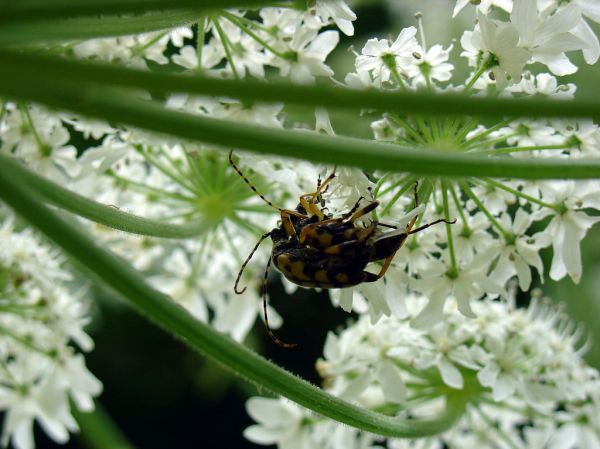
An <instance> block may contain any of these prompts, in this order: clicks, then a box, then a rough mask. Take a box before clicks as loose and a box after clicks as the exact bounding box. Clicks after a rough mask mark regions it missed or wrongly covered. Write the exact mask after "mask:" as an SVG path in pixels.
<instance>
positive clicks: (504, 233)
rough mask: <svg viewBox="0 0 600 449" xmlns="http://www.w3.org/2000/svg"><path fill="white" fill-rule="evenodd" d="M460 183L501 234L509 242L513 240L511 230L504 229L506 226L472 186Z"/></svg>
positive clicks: (463, 182)
mask: <svg viewBox="0 0 600 449" xmlns="http://www.w3.org/2000/svg"><path fill="white" fill-rule="evenodd" d="M460 185H461V186H462V189H463V190H464V192H465V193H466V194H467V195H469V197H470V198H471V199H472V200H473V202H474V203H475V204H476V205H477V207H478V208H479V210H480V211H481V212H483V213H484V214H485V215H486V217H488V219H489V220H490V221H491V222H492V224H493V225H494V227H495V228H496V229H497V230H498V232H500V234H502V236H503V237H504V240H506V241H507V242H508V241H513V240H514V238H513V236H512V234H511V233H510V232H508V231H507V230H506V229H504V227H503V226H502V225H501V224H500V222H499V221H498V220H496V218H495V217H494V216H493V215H492V213H491V212H490V211H489V210H488V209H487V207H485V205H484V204H483V202H482V201H481V200H480V199H479V197H478V196H477V195H475V193H473V191H472V190H471V188H470V187H469V185H468V184H467V183H466V182H465V181H461V183H460Z"/></svg>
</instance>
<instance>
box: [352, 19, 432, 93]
mask: <svg viewBox="0 0 600 449" xmlns="http://www.w3.org/2000/svg"><path fill="white" fill-rule="evenodd" d="M416 34H417V29H416V28H415V27H408V28H404V29H402V31H401V32H400V34H399V35H398V37H397V38H396V40H395V41H394V42H393V43H392V44H391V45H390V43H389V41H388V40H386V39H369V40H368V41H367V43H366V44H365V46H364V47H363V49H362V50H361V55H359V56H358V57H357V58H356V71H357V72H358V73H361V72H368V73H370V74H371V76H372V78H373V80H374V82H375V83H376V84H377V85H379V86H381V85H382V83H386V82H388V81H390V76H391V75H392V70H395V71H397V73H398V74H399V75H400V76H403V75H406V74H413V73H414V71H415V57H414V56H413V53H414V52H417V53H421V51H420V46H419V43H418V42H417V39H416V38H415V35H416ZM390 66H391V68H390ZM394 81H396V80H394Z"/></svg>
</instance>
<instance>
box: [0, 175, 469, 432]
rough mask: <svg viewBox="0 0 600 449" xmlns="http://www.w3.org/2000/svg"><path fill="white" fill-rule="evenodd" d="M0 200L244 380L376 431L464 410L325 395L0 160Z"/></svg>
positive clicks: (459, 400) (412, 426)
mask: <svg viewBox="0 0 600 449" xmlns="http://www.w3.org/2000/svg"><path fill="white" fill-rule="evenodd" d="M0 198H2V199H3V200H4V201H5V202H6V203H7V204H8V205H9V206H11V207H12V208H13V209H14V210H15V212H16V213H18V214H20V215H21V216H22V217H23V218H24V219H26V220H28V221H29V222H30V223H31V224H32V225H33V226H35V227H36V228H38V229H39V230H40V231H41V232H42V233H44V234H45V235H46V236H47V237H49V238H50V239H51V240H53V241H54V242H55V243H56V244H57V245H58V246H60V247H62V249H63V250H64V251H65V252H66V253H67V254H69V255H70V256H71V257H72V258H73V259H74V260H75V261H77V262H79V264H80V265H81V266H83V267H84V268H86V269H87V270H88V271H89V273H90V275H91V276H92V278H93V279H94V280H96V281H98V282H100V283H103V284H104V285H106V286H108V287H110V288H111V289H112V290H113V291H115V292H116V293H117V294H119V295H120V296H121V297H122V299H123V300H124V301H125V302H127V303H128V304H129V305H131V306H132V307H133V308H134V309H135V310H136V311H138V312H139V313H140V314H142V315H144V316H145V317H146V318H148V319H149V320H150V321H152V322H154V323H155V324H157V325H159V326H160V327H162V328H163V329H165V330H166V331H168V332H170V333H171V334H173V335H174V336H175V337H177V338H178V339H180V340H181V341H183V342H184V343H185V344H187V345H188V346H189V347H190V348H192V349H194V350H196V351H198V352H199V353H201V354H203V355H205V356H207V357H209V358H211V359H213V360H215V361H216V362H218V363H220V364H221V365H222V366H223V367H225V368H227V369H229V370H231V371H233V372H234V373H236V374H238V375H240V376H242V377H243V378H245V379H246V380H248V381H250V382H253V383H255V384H257V385H261V386H262V387H264V388H266V389H268V390H271V391H273V392H274V393H277V394H280V395H283V396H285V397H287V398H289V399H291V400H292V401H294V402H297V403H298V404H300V405H302V406H304V407H307V408H309V409H311V410H313V411H315V412H317V413H319V414H321V415H324V416H326V417H329V418H332V419H334V420H336V421H339V422H342V423H345V424H348V425H350V426H353V427H356V428H359V429H362V430H365V431H368V432H372V433H375V434H379V435H385V436H392V437H406V438H416V437H422V436H427V435H434V434H437V433H440V432H443V431H445V430H447V429H449V428H451V427H452V425H453V424H454V423H455V422H456V420H457V419H458V418H459V417H460V416H462V414H463V413H464V410H465V406H466V402H467V400H468V398H467V397H465V396H464V395H462V394H460V393H461V392H457V393H456V394H449V395H448V396H447V398H446V408H445V410H444V411H443V412H442V413H441V414H440V415H439V416H438V417H436V418H433V419H429V420H421V419H419V420H414V419H400V418H394V417H390V416H385V415H381V414H379V413H374V412H371V411H368V410H363V409H361V408H359V407H357V406H355V405H353V404H351V403H348V402H346V401H343V400H341V399H339V398H337V397H334V396H331V395H330V394H328V393H326V392H324V391H322V390H320V389H319V388H317V387H315V386H313V385H311V384H309V383H308V382H306V381H304V380H302V379H300V378H297V377H295V376H294V375H292V374H290V373H288V372H287V371H285V370H284V369H282V368H280V367H278V366H277V365H274V364H273V363H271V362H269V361H267V360H265V359H264V358H262V357H260V356H259V355H258V354H256V353H254V352H253V351H251V350H250V349H248V348H246V347H245V346H243V345H241V344H239V343H237V342H235V341H234V340H232V339H231V338H229V337H227V336H225V335H223V334H221V333H219V332H217V331H216V330H215V329H213V328H212V327H210V326H209V325H207V324H204V323H201V322H199V321H197V320H196V319H194V318H193V317H192V316H191V315H190V314H189V313H188V312H187V311H186V310H185V309H183V308H182V307H180V306H179V305H177V304H175V303H174V302H173V301H171V300H170V299H169V298H168V297H167V296H165V295H163V294H162V293H159V292H157V291H156V290H154V289H152V288H151V287H150V286H149V285H148V284H147V283H146V282H145V280H144V278H143V277H142V276H141V275H140V274H139V273H138V272H137V271H135V270H134V269H133V268H131V267H130V266H129V265H128V264H127V263H126V262H124V261H123V260H122V259H121V258H119V257H117V256H115V255H114V254H112V253H111V252H109V251H107V250H105V249H103V248H101V247H100V246H98V245H97V244H96V243H95V242H94V241H93V240H92V239H91V238H90V237H89V236H88V235H86V234H85V233H84V232H83V231H82V230H81V229H80V228H79V227H78V226H76V225H74V224H73V223H70V222H67V221H66V220H64V219H63V218H62V217H60V216H59V215H58V214H57V213H55V212H53V211H51V210H50V209H49V208H48V207H46V206H45V205H43V204H42V203H41V202H40V200H39V198H38V197H37V196H36V195H34V194H32V192H31V191H30V190H28V189H27V188H26V187H25V186H24V183H23V182H22V179H21V178H20V177H19V176H18V174H16V173H14V172H13V171H12V170H11V168H10V167H9V166H7V165H5V164H0Z"/></svg>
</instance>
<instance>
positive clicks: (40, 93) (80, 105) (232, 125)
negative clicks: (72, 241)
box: [0, 65, 600, 179]
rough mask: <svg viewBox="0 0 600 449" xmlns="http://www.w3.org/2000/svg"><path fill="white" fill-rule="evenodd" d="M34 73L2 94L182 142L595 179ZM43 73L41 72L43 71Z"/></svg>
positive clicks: (578, 167) (558, 163)
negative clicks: (206, 112)
mask: <svg viewBox="0 0 600 449" xmlns="http://www.w3.org/2000/svg"><path fill="white" fill-rule="evenodd" d="M36 73H37V71H36V72H13V71H12V70H10V69H9V65H4V66H3V70H2V71H0V95H2V96H6V97H9V98H14V99H16V100H19V101H22V100H30V101H36V102H39V103H42V104H45V105H47V106H50V107H54V108H58V109H65V110H70V111H73V112H76V113H80V114H83V115H86V116H90V117H96V118H101V119H105V120H109V121H112V122H120V123H124V124H127V125H132V126H138V127H141V128H145V129H148V130H151V131H155V132H162V133H165V134H170V135H173V136H176V137H179V138H181V139H190V140H196V141H200V142H205V143H210V144H214V145H217V146H219V147H222V148H224V149H229V148H240V149H246V150H250V151H256V152H260V153H270V154H277V155H281V156H287V157H295V158H299V159H303V160H312V161H319V162H326V163H331V164H340V165H348V166H356V167H361V168H363V169H367V170H368V169H383V170H386V171H400V172H412V173H415V174H421V175H446V176H478V177H481V176H490V177H504V178H521V179H589V178H600V160H599V159H578V160H569V161H565V160H564V159H557V160H552V159H547V158H544V159H531V158H528V159H525V158H518V159H517V158H514V159H513V158H508V157H485V156H484V157H482V156H477V155H472V154H463V153H449V152H435V151H425V150H416V149H412V148H402V147H400V146H397V145H390V144H387V143H379V142H373V141H366V140H361V139H354V138H348V137H339V136H326V135H322V134H318V133H310V132H306V131H288V130H281V129H273V128H267V127H263V126H258V125H251V124H243V123H236V122H232V121H227V120H218V119H212V118H208V117H201V116H197V115H192V114H187V113H182V112H177V111H172V110H168V109H165V108H164V107H163V106H162V105H161V104H159V103H157V102H152V101H146V100H140V99H137V98H134V97H133V96H129V95H127V94H126V93H124V92H123V91H115V90H111V89H108V88H103V87H100V86H98V85H95V84H86V83H80V84H77V85H75V84H71V83H68V82H64V81H62V80H60V79H58V78H55V79H52V78H51V77H50V76H43V77H40V76H38V75H36ZM44 75H46V74H44Z"/></svg>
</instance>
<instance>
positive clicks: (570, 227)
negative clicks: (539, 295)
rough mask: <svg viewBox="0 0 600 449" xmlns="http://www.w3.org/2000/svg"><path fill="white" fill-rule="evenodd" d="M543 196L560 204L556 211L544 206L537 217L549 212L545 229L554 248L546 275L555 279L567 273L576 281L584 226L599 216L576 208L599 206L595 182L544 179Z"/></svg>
mask: <svg viewBox="0 0 600 449" xmlns="http://www.w3.org/2000/svg"><path fill="white" fill-rule="evenodd" d="M544 198H545V199H547V200H548V201H549V202H551V203H554V204H557V205H558V206H559V208H560V211H558V210H553V209H552V210H550V209H546V210H544V211H542V212H541V215H540V218H542V217H543V216H547V215H549V214H551V215H553V218H552V220H551V221H550V224H549V225H548V227H547V228H546V230H545V232H547V233H548V234H549V235H551V236H552V247H553V250H554V256H553V258H552V266H551V267H550V278H552V279H553V280H559V279H562V278H563V277H564V276H565V275H567V274H568V275H569V276H570V277H571V279H573V281H574V282H579V280H580V279H581V272H582V266H581V250H580V243H581V240H582V239H583V237H585V234H586V233H587V231H588V229H589V228H590V227H591V226H592V225H593V224H595V223H597V222H598V221H600V217H593V216H589V215H588V214H586V213H585V212H583V211H580V210H579V209H582V208H586V207H593V208H598V207H600V190H599V189H598V184H597V183H596V182H594V181H588V182H578V183H576V182H574V181H567V182H561V183H559V182H556V183H547V184H545V189H544Z"/></svg>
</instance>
